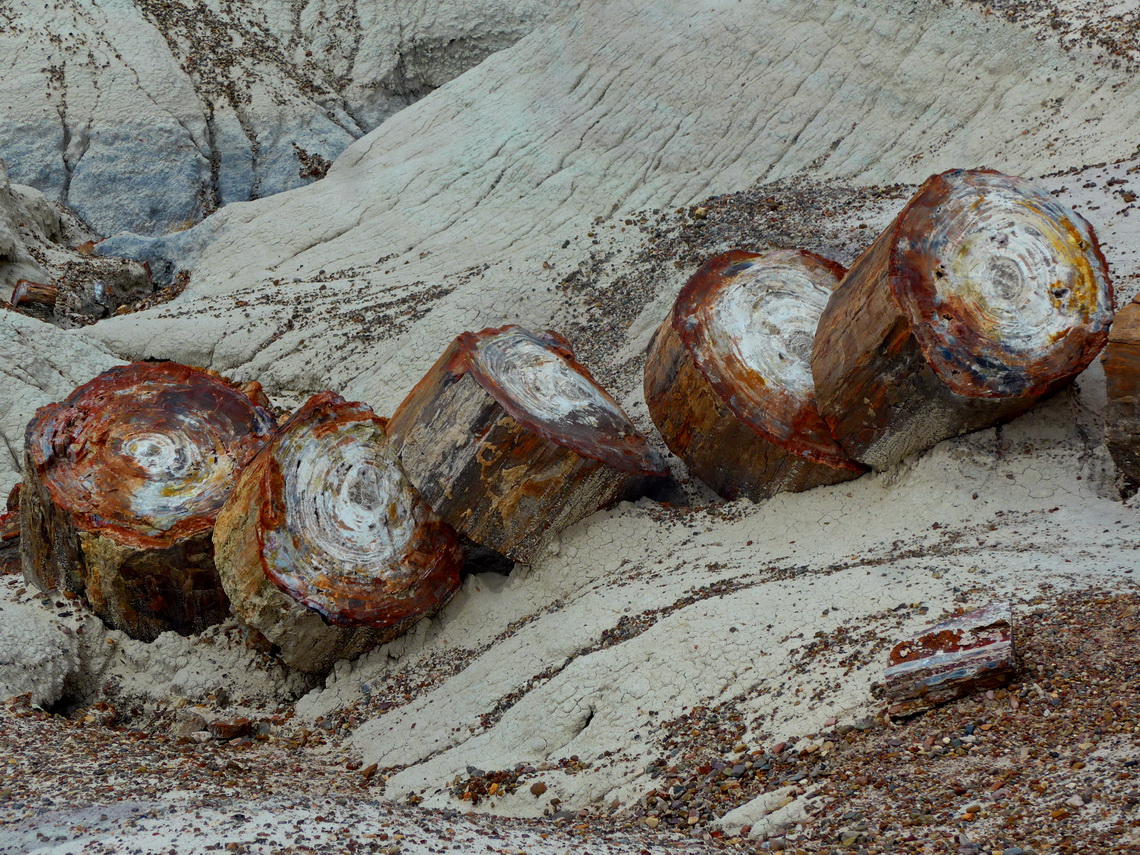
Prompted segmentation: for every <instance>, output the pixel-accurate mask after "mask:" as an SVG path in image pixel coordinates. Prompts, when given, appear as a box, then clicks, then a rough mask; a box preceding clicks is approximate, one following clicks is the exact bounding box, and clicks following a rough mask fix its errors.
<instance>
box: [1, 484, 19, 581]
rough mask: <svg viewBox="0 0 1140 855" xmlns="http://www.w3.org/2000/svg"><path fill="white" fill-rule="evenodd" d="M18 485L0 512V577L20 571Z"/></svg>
mask: <svg viewBox="0 0 1140 855" xmlns="http://www.w3.org/2000/svg"><path fill="white" fill-rule="evenodd" d="M19 504H20V485H19V484H17V485H16V486H15V487H13V488H12V492H11V493H9V494H8V504H7V506H6V507H5V509H4V510H3V511H0V576H3V575H6V574H8V573H18V572H19V571H20V511H19Z"/></svg>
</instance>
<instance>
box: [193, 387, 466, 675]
mask: <svg viewBox="0 0 1140 855" xmlns="http://www.w3.org/2000/svg"><path fill="white" fill-rule="evenodd" d="M214 545H215V549H216V554H217V562H218V569H219V571H220V573H221V576H222V582H223V584H224V586H225V589H226V593H227V594H229V597H230V601H231V602H232V604H233V608H234V611H235V612H236V613H237V614H238V616H239V617H240V618H241V619H242V620H243V621H244V622H245V623H246V624H248V625H249V626H251V627H253V628H254V629H256V630H257V631H259V632H260V633H261V634H262V635H264V636H265V638H266V639H268V641H269V642H270V643H271V644H273V645H275V646H276V647H277V648H278V652H279V655H280V657H281V659H282V660H283V661H284V662H286V663H287V664H288V665H291V666H292V667H294V668H297V669H299V670H302V671H308V672H311V673H322V672H325V671H327V670H328V669H329V668H330V667H331V666H332V665H333V663H334V662H336V660H337V659H341V658H352V657H353V656H357V655H359V654H360V653H363V652H364V651H365V650H368V649H369V648H371V647H372V646H374V645H375V644H378V643H380V642H383V641H387V640H389V639H392V638H395V637H396V636H397V635H399V634H400V633H402V632H403V631H404V630H406V629H407V628H408V627H409V626H410V625H411V624H412V623H414V622H415V621H417V620H419V619H420V618H422V617H426V616H428V615H431V614H433V613H434V612H435V611H437V610H438V609H439V608H440V607H441V606H443V605H444V603H446V602H447V601H448V599H450V598H451V595H452V594H454V593H455V591H456V590H457V589H458V588H459V569H460V567H461V566H462V564H463V557H464V556H463V549H462V547H461V546H460V542H459V536H458V535H457V534H456V533H455V531H454V530H453V529H452V528H451V526H449V525H447V524H446V523H445V522H443V521H442V520H441V519H440V518H439V517H438V516H436V514H435V513H434V512H433V511H432V510H431V508H429V507H428V506H427V504H426V503H425V502H424V501H423V500H422V499H420V497H419V495H418V494H417V493H416V491H415V490H414V489H413V487H412V486H411V484H410V483H409V482H408V480H407V479H406V478H405V477H404V475H403V473H402V472H401V471H400V468H399V465H398V464H397V462H396V457H395V454H394V453H393V452H392V451H391V449H390V448H389V444H388V439H387V437H386V435H385V432H384V420H383V419H380V418H377V417H376V416H375V415H373V413H372V410H371V409H369V408H368V407H367V406H366V405H364V404H358V403H347V402H345V401H344V400H343V399H341V398H339V397H338V396H336V395H334V394H333V393H331V392H323V393H321V394H319V395H316V396H314V397H313V398H311V399H310V400H309V401H308V403H306V404H305V405H304V406H303V407H301V408H300V409H299V410H298V411H297V412H296V413H294V414H293V416H292V417H290V418H289V420H288V421H286V422H285V423H284V424H283V425H282V426H281V428H280V430H279V431H278V433H277V435H276V436H275V437H274V438H273V439H272V440H271V441H270V442H269V444H267V445H266V446H265V448H264V450H263V451H262V452H261V454H259V455H258V456H257V457H256V458H255V459H254V461H253V462H252V463H251V464H250V465H249V466H248V467H247V468H246V469H245V471H243V472H242V474H241V476H240V478H239V479H238V484H237V486H236V487H235V488H234V491H233V494H232V495H231V496H230V499H229V501H228V502H227V503H226V506H225V508H223V509H222V512H221V514H220V515H219V516H218V524H217V527H216V528H215V531H214Z"/></svg>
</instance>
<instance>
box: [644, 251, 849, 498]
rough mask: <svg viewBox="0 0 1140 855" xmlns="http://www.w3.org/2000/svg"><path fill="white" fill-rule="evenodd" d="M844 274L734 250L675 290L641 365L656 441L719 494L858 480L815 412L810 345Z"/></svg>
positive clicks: (794, 258)
mask: <svg viewBox="0 0 1140 855" xmlns="http://www.w3.org/2000/svg"><path fill="white" fill-rule="evenodd" d="M843 273H844V271H843V268H842V267H840V266H839V265H838V264H836V263H835V262H833V261H829V260H828V259H826V258H823V257H822V256H818V255H815V254H814V253H810V252H803V251H800V250H779V251H777V252H772V253H769V254H767V255H759V254H757V253H753V252H746V251H744V250H739V249H737V250H733V251H731V252H727V253H725V254H724V255H719V256H717V257H716V258H713V259H711V260H710V261H708V262H707V263H706V264H705V265H704V266H703V267H701V269H700V270H698V271H697V273H696V275H694V276H693V278H692V279H690V280H689V282H688V284H686V285H685V287H684V288H683V289H682V290H681V293H680V295H679V296H678V297H677V301H676V303H674V305H673V311H672V312H671V313H670V315H669V317H667V318H666V319H665V321H664V322H663V323H662V324H661V327H660V329H658V330H657V334H656V335H655V336H654V339H653V342H652V344H651V345H650V349H649V359H648V362H647V363H646V366H645V400H646V403H647V404H648V405H649V413H650V415H651V416H652V417H653V421H654V423H655V424H656V425H657V428H658V430H660V431H661V435H662V436H663V437H664V438H665V444H666V445H668V446H669V448H670V449H671V450H672V451H673V453H674V454H676V455H677V456H678V457H680V458H681V459H682V460H684V461H685V464H686V465H687V466H688V468H689V471H690V472H692V474H693V475H695V476H696V477H698V478H700V479H701V480H702V481H704V482H705V483H706V484H708V485H709V486H710V487H712V489H714V490H715V491H716V492H717V493H719V494H720V495H721V496H723V497H725V498H726V499H735V498H738V497H740V496H747V497H748V498H750V499H752V500H753V501H760V500H761V499H766V498H768V497H769V496H772V495H775V494H776V493H780V492H785V491H786V492H799V491H801V490H808V489H810V488H812V487H819V486H822V485H824V484H838V483H840V482H842V481H849V480H851V479H852V478H857V477H858V476H859V475H861V474H862V473H863V472H865V471H866V467H865V466H863V465H862V464H860V463H856V462H855V461H854V460H852V459H851V458H849V457H848V456H847V455H846V454H845V453H844V451H843V449H841V448H840V447H839V444H838V443H837V442H836V441H835V440H834V439H833V438H832V436H831V432H830V431H829V430H828V427H827V425H826V424H825V423H824V421H823V419H822V418H820V415H819V412H818V411H817V410H816V406H815V388H814V384H813V382H812V377H811V346H812V340H813V339H814V337H815V328H816V322H817V321H818V319H819V316H820V314H821V313H822V312H823V308H824V306H826V305H827V300H828V297H830V296H831V292H832V291H833V290H834V289H835V287H836V286H837V285H838V284H839V280H840V278H841V277H842V276H843Z"/></svg>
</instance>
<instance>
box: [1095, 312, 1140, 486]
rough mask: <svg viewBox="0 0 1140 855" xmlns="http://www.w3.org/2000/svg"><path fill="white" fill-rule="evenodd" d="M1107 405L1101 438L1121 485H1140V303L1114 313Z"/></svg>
mask: <svg viewBox="0 0 1140 855" xmlns="http://www.w3.org/2000/svg"><path fill="white" fill-rule="evenodd" d="M1102 361H1103V363H1104V376H1105V381H1106V383H1107V387H1108V404H1107V407H1106V408H1105V414H1104V422H1105V424H1104V439H1105V444H1106V445H1107V446H1108V450H1109V452H1110V453H1111V454H1112V459H1113V461H1114V462H1115V463H1116V468H1117V471H1118V472H1119V473H1120V476H1121V479H1122V480H1123V482H1124V484H1123V486H1124V487H1125V488H1126V489H1127V490H1128V491H1129V492H1131V491H1132V490H1134V489H1135V488H1136V487H1138V486H1140V302H1137V301H1136V300H1133V301H1132V302H1131V303H1129V304H1128V305H1127V306H1125V307H1124V308H1122V309H1121V310H1120V311H1119V312H1117V313H1116V320H1115V321H1113V324H1112V329H1111V330H1110V331H1109V334H1108V346H1107V347H1106V348H1105V350H1104V357H1103V359H1102Z"/></svg>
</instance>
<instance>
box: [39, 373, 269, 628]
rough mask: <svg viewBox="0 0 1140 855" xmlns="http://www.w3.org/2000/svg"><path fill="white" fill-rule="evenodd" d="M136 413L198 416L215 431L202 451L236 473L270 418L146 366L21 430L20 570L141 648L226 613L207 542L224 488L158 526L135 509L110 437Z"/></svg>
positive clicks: (219, 387)
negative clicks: (75, 600) (81, 599)
mask: <svg viewBox="0 0 1140 855" xmlns="http://www.w3.org/2000/svg"><path fill="white" fill-rule="evenodd" d="M140 401H145V402H146V403H147V404H149V407H143V406H141V405H140V403H139V402H140ZM144 411H145V412H147V413H149V414H150V415H155V414H161V416H162V419H170V420H177V419H178V418H179V414H180V413H186V412H190V411H193V412H194V413H195V414H196V415H198V416H202V417H203V418H205V419H206V420H207V421H208V423H209V425H210V426H211V427H212V428H215V429H216V430H217V434H216V435H215V438H214V445H213V446H212V447H211V448H210V449H207V451H208V452H209V453H211V454H225V455H227V456H228V457H229V458H230V459H231V461H232V465H233V469H234V471H235V472H236V471H237V469H239V468H240V467H241V466H243V465H245V463H246V462H247V461H248V460H249V459H250V458H252V457H253V455H254V454H256V452H257V450H258V449H259V448H260V447H261V445H262V444H263V443H264V441H265V439H266V437H267V436H268V435H269V434H270V433H271V432H272V430H273V429H274V422H273V417H272V415H271V414H270V413H269V412H267V411H266V410H264V409H262V408H260V407H257V406H254V405H253V403H252V402H251V401H250V400H249V399H248V398H247V397H246V396H245V395H243V394H242V393H241V391H240V390H238V389H237V387H235V386H234V385H233V384H231V383H229V382H228V381H226V380H224V379H223V378H220V377H218V376H217V375H216V374H215V373H213V372H206V371H202V370H199V369H196V368H190V367H188V366H185V365H179V364H177V363H172V362H163V363H145V362H143V363H133V364H131V365H124V366H118V367H116V368H112V369H111V370H109V371H106V372H104V373H103V374H101V375H99V376H98V377H96V378H95V379H94V380H92V381H90V382H89V383H87V384H85V385H83V386H81V387H79V388H78V389H76V390H75V392H73V393H72V394H71V395H70V396H69V397H68V398H67V400H65V401H63V402H62V403H58V404H49V405H48V406H45V407H41V408H40V409H39V410H38V411H37V412H36V415H35V417H34V418H33V419H32V421H31V422H30V423H29V424H28V428H27V431H26V433H25V447H24V473H25V482H24V489H23V490H22V491H21V494H20V519H21V527H22V537H21V539H20V540H21V543H20V551H21V557H22V563H23V567H24V574H25V575H26V576H27V577H28V579H29V580H30V581H31V582H32V583H33V584H35V585H36V586H37V587H39V588H41V589H42V590H53V589H56V588H59V589H62V590H64V591H71V592H74V593H79V594H84V595H85V596H86V597H87V599H88V601H89V603H90V605H91V608H92V610H93V611H94V612H95V614H97V615H98V616H99V617H100V618H102V619H103V621H104V622H105V623H107V625H108V626H111V627H113V628H115V629H121V630H123V631H124V632H126V633H127V634H128V635H130V636H131V637H133V638H139V639H142V640H145V641H150V640H153V639H154V638H156V637H157V636H158V634H159V633H161V632H165V631H168V630H173V631H175V632H178V633H182V634H189V633H194V632H200V631H201V630H203V629H205V628H206V627H208V626H210V625H211V624H214V623H217V622H219V621H221V620H223V619H224V618H225V617H226V615H227V614H228V612H229V606H228V602H227V600H226V596H225V593H224V591H223V590H222V586H221V580H220V579H219V578H218V574H217V570H216V569H215V567H214V559H213V548H212V546H211V542H210V537H211V532H212V530H213V526H214V521H215V519H216V517H217V513H218V510H220V508H221V505H222V502H223V501H224V499H225V497H226V495H228V488H227V489H226V490H225V492H224V493H223V494H220V495H219V496H218V497H217V498H216V501H213V502H212V503H211V504H209V505H208V506H205V505H204V506H199V507H197V508H196V509H195V510H194V512H193V513H187V514H186V515H185V516H183V517H181V518H179V519H178V520H177V522H175V523H174V524H173V525H170V526H168V527H166V528H165V529H161V530H159V529H156V528H155V527H154V526H153V525H151V524H150V523H151V522H152V521H150V520H148V519H147V518H146V517H145V516H142V515H140V514H139V513H136V511H135V510H134V509H133V508H132V507H131V503H130V502H131V499H130V497H131V496H132V495H133V493H132V491H133V490H134V489H137V488H139V487H140V486H145V483H146V482H145V478H143V477H140V476H139V474H138V472H137V471H136V472H134V473H133V475H134V477H131V476H132V473H131V472H129V471H127V467H126V466H125V464H124V463H123V461H122V460H121V458H120V457H119V456H118V454H117V452H116V439H115V437H116V436H117V433H116V432H117V431H118V430H121V429H123V425H124V424H125V423H127V422H130V423H131V424H133V425H138V424H139V423H140V422H139V419H140V418H141V414H142V413H143V412H144ZM131 420H135V421H133V422H132V421H131ZM147 424H148V425H154V424H156V422H152V421H148V422H147ZM231 486H232V482H231Z"/></svg>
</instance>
